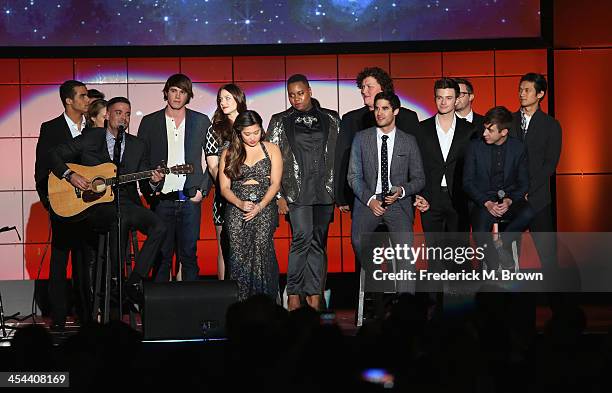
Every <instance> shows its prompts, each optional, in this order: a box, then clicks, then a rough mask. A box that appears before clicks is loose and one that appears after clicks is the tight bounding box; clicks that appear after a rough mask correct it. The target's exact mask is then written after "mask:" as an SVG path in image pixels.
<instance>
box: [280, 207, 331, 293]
mask: <svg viewBox="0 0 612 393" xmlns="http://www.w3.org/2000/svg"><path fill="white" fill-rule="evenodd" d="M333 217H334V205H297V204H295V203H292V204H291V205H290V206H289V219H290V222H291V231H292V233H293V239H292V240H291V248H290V249H289V263H288V267H287V294H288V295H306V296H310V295H321V294H322V293H323V291H324V290H325V278H326V274H327V253H326V248H327V232H328V230H329V223H330V222H331V221H332V219H333Z"/></svg>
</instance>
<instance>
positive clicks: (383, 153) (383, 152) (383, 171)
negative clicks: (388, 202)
mask: <svg viewBox="0 0 612 393" xmlns="http://www.w3.org/2000/svg"><path fill="white" fill-rule="evenodd" d="M387 139H389V136H387V135H383V136H382V145H381V146H380V183H381V185H382V194H383V196H385V195H387V193H388V192H389V155H388V153H387Z"/></svg>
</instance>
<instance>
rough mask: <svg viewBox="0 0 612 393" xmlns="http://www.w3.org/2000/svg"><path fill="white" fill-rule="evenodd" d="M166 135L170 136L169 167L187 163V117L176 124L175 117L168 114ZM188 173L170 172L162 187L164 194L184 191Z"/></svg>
mask: <svg viewBox="0 0 612 393" xmlns="http://www.w3.org/2000/svg"><path fill="white" fill-rule="evenodd" d="M166 136H167V137H168V160H167V162H166V165H167V166H168V168H170V167H172V166H174V165H181V164H184V163H185V119H183V121H182V122H181V124H179V125H178V126H177V125H176V122H175V121H174V119H173V118H172V117H170V116H168V115H166ZM186 179H187V176H186V175H175V174H174V173H168V174H167V175H166V178H165V180H164V186H163V187H162V190H161V192H162V194H168V193H171V192H174V191H182V190H183V187H184V186H185V180H186Z"/></svg>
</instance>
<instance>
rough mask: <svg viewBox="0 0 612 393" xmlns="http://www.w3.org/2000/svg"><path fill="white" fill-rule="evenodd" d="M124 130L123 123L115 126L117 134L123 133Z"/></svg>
mask: <svg viewBox="0 0 612 393" xmlns="http://www.w3.org/2000/svg"><path fill="white" fill-rule="evenodd" d="M125 129H126V126H125V124H123V123H122V124H119V125H118V126H117V130H118V131H119V133H122V132H125Z"/></svg>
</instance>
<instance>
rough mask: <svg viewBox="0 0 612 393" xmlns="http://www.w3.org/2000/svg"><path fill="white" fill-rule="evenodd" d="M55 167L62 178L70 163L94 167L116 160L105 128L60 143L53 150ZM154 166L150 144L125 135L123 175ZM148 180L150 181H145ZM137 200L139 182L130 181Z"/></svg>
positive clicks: (129, 190)
mask: <svg viewBox="0 0 612 393" xmlns="http://www.w3.org/2000/svg"><path fill="white" fill-rule="evenodd" d="M50 160H51V167H52V170H53V174H54V175H55V176H57V177H59V178H61V177H62V176H63V175H64V173H66V171H67V170H68V166H66V163H75V162H79V163H80V164H81V165H87V166H94V165H99V164H103V163H105V162H113V160H112V159H111V157H110V155H109V152H108V146H107V144H106V129H105V128H90V129H86V130H84V131H83V133H82V134H81V135H80V136H78V137H76V138H74V139H72V140H70V141H68V142H67V143H64V144H61V145H59V146H57V147H56V148H55V149H53V150H52V151H51V157H50ZM149 169H151V165H150V164H149V160H148V154H147V146H146V144H145V143H144V142H143V141H141V140H140V139H138V138H137V137H135V136H134V135H130V134H127V133H126V134H125V150H124V152H123V157H122V160H121V164H120V165H119V168H118V173H119V175H123V174H127V173H134V172H141V171H146V170H149ZM143 183H148V181H143V182H141V186H142V184H143ZM123 189H124V190H125V192H126V193H127V196H128V198H130V199H131V200H132V201H133V202H134V203H136V204H138V205H141V204H142V202H141V201H140V197H139V195H138V190H137V189H136V183H127V184H125V185H124V186H123Z"/></svg>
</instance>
